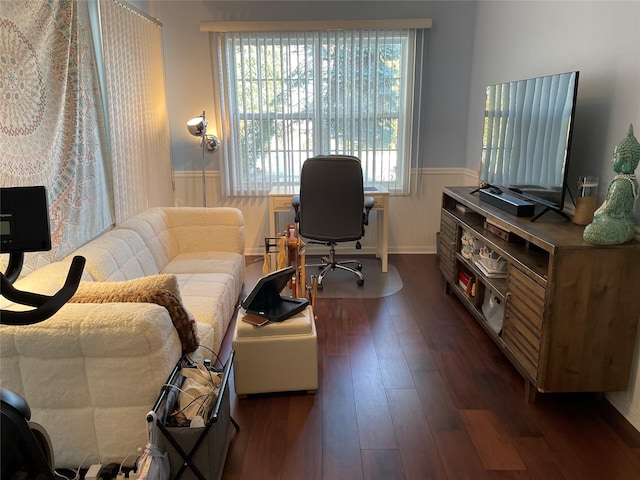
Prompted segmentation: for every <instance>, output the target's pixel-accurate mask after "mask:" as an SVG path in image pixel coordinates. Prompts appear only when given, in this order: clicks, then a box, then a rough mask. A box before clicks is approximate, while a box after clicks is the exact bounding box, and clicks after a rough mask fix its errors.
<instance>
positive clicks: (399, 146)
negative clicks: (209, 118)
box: [211, 28, 423, 196]
mask: <svg viewBox="0 0 640 480" xmlns="http://www.w3.org/2000/svg"><path fill="white" fill-rule="evenodd" d="M415 32H416V30H415V29H405V28H401V29H384V30H372V29H349V30H327V31H323V30H307V31H297V30H280V31H226V32H214V33H212V34H211V35H212V46H213V49H212V51H213V55H214V65H216V66H217V73H218V78H217V79H216V80H217V81H218V82H219V83H218V88H219V89H220V92H221V94H220V110H221V112H220V113H221V118H220V126H221V136H222V137H223V138H222V147H223V148H222V155H223V162H222V170H223V172H222V179H223V183H224V189H225V193H226V194H227V195H239V196H243V195H247V196H248V195H260V194H265V193H267V192H268V191H269V190H270V189H271V188H272V187H273V186H278V185H296V184H298V183H299V175H300V170H301V167H302V163H303V162H304V160H305V159H306V158H309V157H311V156H314V155H321V154H348V155H355V156H357V157H358V158H360V159H361V161H362V165H363V171H364V181H365V185H371V184H381V185H384V186H385V187H387V188H388V189H389V190H390V191H394V192H406V191H408V188H409V174H410V165H411V161H410V159H411V132H412V117H413V115H412V112H413V100H414V95H413V92H414V72H415V71H416V65H415V61H414V58H415V57H414V53H415V37H416V35H415ZM422 70H423V69H422V68H421V71H422Z"/></svg>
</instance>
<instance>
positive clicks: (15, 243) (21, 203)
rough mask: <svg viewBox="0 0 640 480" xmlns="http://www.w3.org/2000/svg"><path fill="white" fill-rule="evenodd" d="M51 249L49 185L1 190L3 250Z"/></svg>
mask: <svg viewBox="0 0 640 480" xmlns="http://www.w3.org/2000/svg"><path fill="white" fill-rule="evenodd" d="M47 250H51V233H50V229H49V208H48V202H47V192H46V190H45V188H44V187H42V186H36V187H3V188H2V189H0V253H12V252H42V251H47Z"/></svg>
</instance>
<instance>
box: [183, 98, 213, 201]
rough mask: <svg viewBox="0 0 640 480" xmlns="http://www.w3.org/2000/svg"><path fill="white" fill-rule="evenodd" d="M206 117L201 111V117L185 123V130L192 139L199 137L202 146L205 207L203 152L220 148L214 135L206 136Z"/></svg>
mask: <svg viewBox="0 0 640 480" xmlns="http://www.w3.org/2000/svg"><path fill="white" fill-rule="evenodd" d="M208 123H209V122H208V120H207V117H206V115H205V113H204V110H203V111H202V115H201V116H199V117H194V118H192V119H191V120H189V121H188V122H187V130H189V133H190V134H191V135H193V136H194V137H200V138H201V140H200V144H201V146H202V206H203V207H206V206H207V182H206V162H205V152H207V153H211V154H213V153H215V152H217V151H218V149H219V148H220V140H219V139H218V137H216V136H215V135H211V134H207V124H208Z"/></svg>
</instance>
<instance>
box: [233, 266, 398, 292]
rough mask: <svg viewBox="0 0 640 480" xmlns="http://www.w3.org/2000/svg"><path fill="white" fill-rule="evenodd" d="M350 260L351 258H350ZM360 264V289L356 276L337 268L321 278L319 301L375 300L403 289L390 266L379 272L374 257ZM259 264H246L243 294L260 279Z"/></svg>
mask: <svg viewBox="0 0 640 480" xmlns="http://www.w3.org/2000/svg"><path fill="white" fill-rule="evenodd" d="M350 258H351V257H350ZM358 260H359V261H360V263H362V273H363V275H364V285H363V286H362V287H359V286H358V285H357V284H356V279H357V277H356V276H355V275H354V274H353V273H350V272H346V271H344V270H339V269H336V270H334V271H332V272H329V273H328V274H327V275H326V276H325V277H324V282H323V287H324V288H323V289H322V291H318V292H317V293H316V296H317V297H318V298H377V297H386V296H388V295H393V294H394V293H396V292H398V291H400V289H402V279H401V278H400V275H399V274H398V270H396V268H395V267H394V266H393V265H391V264H389V268H388V271H387V272H386V273H382V269H381V262H380V260H379V259H376V258H358ZM317 261H318V259H316V258H313V257H311V258H310V259H307V263H308V264H311V263H314V262H317ZM318 273H319V269H317V268H309V269H307V276H310V275H312V274H315V275H317V274H318ZM262 275H263V274H262V261H261V260H257V261H255V262H253V263H251V264H249V265H247V270H246V276H245V292H246V293H248V292H249V291H251V288H252V287H253V285H255V284H256V282H257V281H258V279H259V278H260V277H261V276H262Z"/></svg>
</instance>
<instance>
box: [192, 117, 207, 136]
mask: <svg viewBox="0 0 640 480" xmlns="http://www.w3.org/2000/svg"><path fill="white" fill-rule="evenodd" d="M187 130H189V133H190V134H191V135H193V136H194V137H201V136H202V135H204V134H205V132H206V131H207V118H206V117H205V116H204V113H203V114H202V115H201V116H199V117H195V118H192V119H191V120H189V121H188V122H187Z"/></svg>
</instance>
